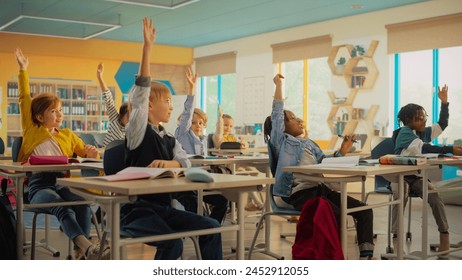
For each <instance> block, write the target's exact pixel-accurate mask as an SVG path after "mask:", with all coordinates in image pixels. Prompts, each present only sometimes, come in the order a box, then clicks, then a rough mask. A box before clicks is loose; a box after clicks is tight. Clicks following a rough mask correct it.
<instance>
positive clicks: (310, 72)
mask: <svg viewBox="0 0 462 280" xmlns="http://www.w3.org/2000/svg"><path fill="white" fill-rule="evenodd" d="M281 68H282V74H283V75H284V77H285V79H284V89H283V90H284V96H285V97H287V99H286V102H285V108H286V109H288V110H290V111H292V112H294V113H295V115H296V116H298V117H300V118H302V119H304V121H305V124H306V125H307V129H308V136H309V137H310V138H311V139H313V140H329V139H330V138H331V136H332V135H331V132H330V130H329V127H328V124H327V117H328V114H329V111H330V108H331V103H330V100H329V96H328V95H327V91H328V90H329V88H330V84H331V77H332V76H331V75H332V74H331V72H330V69H329V66H328V64H327V57H321V58H314V59H309V60H298V61H292V62H284V63H281ZM304 77H307V78H304ZM305 79H306V81H305ZM305 83H306V85H307V88H306V89H304V84H305ZM304 96H307V98H306V99H305V98H304ZM304 100H306V101H304ZM304 116H307V117H306V119H305V117H304Z"/></svg>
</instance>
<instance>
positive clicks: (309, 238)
mask: <svg viewBox="0 0 462 280" xmlns="http://www.w3.org/2000/svg"><path fill="white" fill-rule="evenodd" d="M292 259H294V260H343V259H345V257H344V256H343V251H342V245H341V244H340V238H339V234H338V227H337V220H336V218H335V214H334V211H333V210H332V206H331V205H330V203H329V201H328V200H327V199H325V198H324V197H321V196H320V197H315V198H312V199H308V200H307V201H306V202H305V205H303V209H302V212H301V215H300V218H299V220H298V223H297V233H296V235H295V243H294V245H293V246H292Z"/></svg>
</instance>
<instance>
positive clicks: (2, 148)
mask: <svg viewBox="0 0 462 280" xmlns="http://www.w3.org/2000/svg"><path fill="white" fill-rule="evenodd" d="M4 153H5V142H3V139H2V137H0V154H4Z"/></svg>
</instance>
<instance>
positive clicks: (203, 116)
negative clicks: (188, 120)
mask: <svg viewBox="0 0 462 280" xmlns="http://www.w3.org/2000/svg"><path fill="white" fill-rule="evenodd" d="M194 114H196V115H197V116H198V117H199V118H201V119H202V120H203V121H204V125H207V121H208V120H209V118H208V117H207V114H206V113H205V112H204V111H202V110H201V109H199V108H194Z"/></svg>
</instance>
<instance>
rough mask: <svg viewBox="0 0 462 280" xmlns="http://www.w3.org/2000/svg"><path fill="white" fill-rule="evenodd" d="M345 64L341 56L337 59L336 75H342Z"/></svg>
mask: <svg viewBox="0 0 462 280" xmlns="http://www.w3.org/2000/svg"><path fill="white" fill-rule="evenodd" d="M345 63H346V59H345V57H343V56H341V57H339V59H338V60H337V65H336V71H337V74H342V73H343V69H345Z"/></svg>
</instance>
